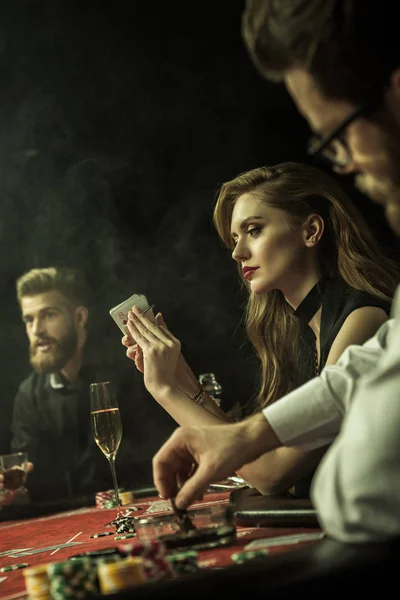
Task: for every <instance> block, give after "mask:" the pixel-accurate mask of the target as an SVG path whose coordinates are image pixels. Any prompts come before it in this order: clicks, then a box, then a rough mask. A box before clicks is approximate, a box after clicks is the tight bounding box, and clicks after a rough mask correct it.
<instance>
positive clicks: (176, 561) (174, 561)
mask: <svg viewBox="0 0 400 600" xmlns="http://www.w3.org/2000/svg"><path fill="white" fill-rule="evenodd" d="M198 554H199V553H198V552H197V551H196V550H187V551H183V552H174V553H171V554H168V555H167V560H168V562H169V564H170V565H171V567H172V568H173V570H174V571H175V573H176V574H177V575H185V574H186V573H194V572H196V571H198V570H199V565H198V562H197V559H198Z"/></svg>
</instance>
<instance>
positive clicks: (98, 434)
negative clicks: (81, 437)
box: [90, 381, 122, 518]
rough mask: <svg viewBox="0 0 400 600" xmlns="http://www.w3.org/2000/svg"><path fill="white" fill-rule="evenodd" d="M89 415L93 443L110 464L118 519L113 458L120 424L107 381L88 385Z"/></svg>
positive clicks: (119, 435)
mask: <svg viewBox="0 0 400 600" xmlns="http://www.w3.org/2000/svg"><path fill="white" fill-rule="evenodd" d="M90 415H91V421H92V431H93V437H94V439H95V442H96V444H97V445H98V447H99V448H100V450H101V451H102V452H103V454H104V455H105V456H106V458H107V459H108V462H109V463H110V468H111V474H112V479H113V485H114V493H115V501H116V503H117V518H118V517H119V516H120V514H121V504H120V500H119V494H118V483H117V475H116V472H115V457H116V455H117V451H118V448H119V445H120V443H121V438H122V422H121V415H120V413H119V407H118V403H117V400H116V398H115V395H114V393H113V391H112V389H111V383H110V382H109V381H99V382H96V383H91V384H90Z"/></svg>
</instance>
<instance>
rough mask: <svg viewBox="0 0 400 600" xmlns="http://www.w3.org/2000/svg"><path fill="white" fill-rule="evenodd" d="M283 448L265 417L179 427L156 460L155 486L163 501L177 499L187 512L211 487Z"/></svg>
mask: <svg viewBox="0 0 400 600" xmlns="http://www.w3.org/2000/svg"><path fill="white" fill-rule="evenodd" d="M280 445H281V442H280V440H279V438H278V437H277V436H276V434H275V432H274V431H273V429H272V428H271V426H270V425H269V423H268V421H267V420H266V419H265V417H264V415H263V413H259V414H257V415H254V416H252V417H249V418H248V419H245V420H244V421H241V422H240V423H234V424H226V425H225V424H224V425H210V426H208V427H179V428H178V429H176V430H175V431H174V433H173V434H172V435H171V437H170V438H169V439H168V440H167V441H166V442H165V444H164V445H163V446H162V447H161V448H160V450H159V451H158V452H157V454H156V455H155V456H154V458H153V479H154V484H155V486H156V488H157V489H158V491H159V493H160V496H161V497H162V498H165V499H167V498H172V497H175V495H176V498H175V503H176V506H177V507H178V508H181V509H183V508H187V507H188V506H189V505H190V504H191V503H192V502H194V501H195V500H198V499H199V498H201V497H202V496H203V494H204V493H205V492H206V490H207V488H208V486H209V485H210V483H215V482H217V481H221V480H222V479H225V478H226V477H228V476H229V475H232V473H234V472H235V471H237V470H238V469H240V467H242V466H243V465H245V464H247V463H249V462H252V461H253V460H256V459H257V458H258V457H259V456H261V454H264V453H265V452H268V451H269V450H273V449H274V448H277V447H279V446H280ZM178 490H179V492H178ZM177 492H178V493H177Z"/></svg>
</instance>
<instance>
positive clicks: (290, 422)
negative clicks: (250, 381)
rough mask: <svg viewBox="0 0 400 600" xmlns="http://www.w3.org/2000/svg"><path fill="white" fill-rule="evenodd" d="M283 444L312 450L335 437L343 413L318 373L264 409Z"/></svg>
mask: <svg viewBox="0 0 400 600" xmlns="http://www.w3.org/2000/svg"><path fill="white" fill-rule="evenodd" d="M262 412H263V414H264V416H265V418H266V419H267V421H268V422H269V424H270V425H271V427H272V429H273V430H274V431H275V433H276V435H277V436H278V438H279V439H280V441H281V442H282V445H284V446H296V447H298V448H302V449H303V450H312V449H314V448H319V447H321V446H327V445H329V444H330V443H331V442H332V441H333V440H334V439H335V437H336V435H337V433H338V431H339V429H340V425H341V422H342V415H341V413H340V412H339V410H338V407H337V406H336V404H335V403H334V401H333V398H332V397H331V395H330V393H329V388H328V386H327V385H326V383H325V382H324V381H323V379H321V377H315V378H314V379H311V381H308V382H307V383H305V384H304V385H302V386H301V387H299V388H297V389H296V390H294V391H292V392H290V393H289V394H287V395H286V396H283V397H282V398H280V399H279V400H277V401H276V402H274V403H273V404H271V405H269V406H267V407H266V408H264V409H263V411H262Z"/></svg>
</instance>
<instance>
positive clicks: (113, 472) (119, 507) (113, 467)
mask: <svg viewBox="0 0 400 600" xmlns="http://www.w3.org/2000/svg"><path fill="white" fill-rule="evenodd" d="M108 460H109V461H110V467H111V475H112V479H113V484H114V494H115V501H116V503H117V517H118V516H119V515H120V513H121V504H120V502H119V494H118V483H117V474H116V472H115V454H112V455H111V456H110V458H109V459H108Z"/></svg>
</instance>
